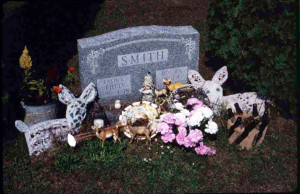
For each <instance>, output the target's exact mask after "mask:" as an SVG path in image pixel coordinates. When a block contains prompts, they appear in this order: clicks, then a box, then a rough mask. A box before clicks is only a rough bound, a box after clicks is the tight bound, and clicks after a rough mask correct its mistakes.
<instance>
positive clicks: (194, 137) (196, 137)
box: [188, 129, 203, 143]
mask: <svg viewBox="0 0 300 194" xmlns="http://www.w3.org/2000/svg"><path fill="white" fill-rule="evenodd" d="M188 138H189V139H190V140H191V141H192V142H194V143H197V142H199V141H201V140H203V134H202V131H200V130H199V129H195V130H190V133H189V135H188Z"/></svg>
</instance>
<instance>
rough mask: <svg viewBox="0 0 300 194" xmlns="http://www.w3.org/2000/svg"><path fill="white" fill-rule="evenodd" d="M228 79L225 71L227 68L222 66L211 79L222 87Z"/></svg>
mask: <svg viewBox="0 0 300 194" xmlns="http://www.w3.org/2000/svg"><path fill="white" fill-rule="evenodd" d="M227 78H228V71H227V67H226V66H223V67H222V68H221V69H219V70H218V71H217V72H216V73H215V75H214V77H213V78H212V81H213V82H215V83H217V84H220V85H222V84H223V83H224V82H225V81H226V80H227Z"/></svg>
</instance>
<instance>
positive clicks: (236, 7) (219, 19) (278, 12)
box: [205, 0, 298, 113]
mask: <svg viewBox="0 0 300 194" xmlns="http://www.w3.org/2000/svg"><path fill="white" fill-rule="evenodd" d="M294 7H296V3H295V1H292V0H287V1H257V0H256V1H243V0H239V1H235V0H223V1H209V2H208V26H209V34H208V41H207V43H206V45H205V47H206V51H207V53H208V55H209V56H210V57H211V58H210V59H209V61H214V62H216V61H218V62H219V64H214V65H216V66H219V67H221V66H223V65H226V66H227V67H228V70H229V72H230V76H231V77H232V78H234V79H236V80H238V81H242V82H243V83H244V84H245V85H246V87H247V91H250V90H249V89H251V90H253V91H257V92H258V93H259V94H263V95H265V96H268V97H269V98H275V99H278V100H288V101H289V103H290V105H291V112H292V113H296V110H297V107H296V104H297V103H298V102H297V101H296V87H295V84H296V81H295V80H296V79H295V77H296V65H295V64H296V62H295V59H296V57H295V56H296V54H295V51H296V49H295V48H296V41H295V14H294V11H295V10H294ZM219 67H218V68H219ZM216 68H217V67H216ZM240 92H244V91H240Z"/></svg>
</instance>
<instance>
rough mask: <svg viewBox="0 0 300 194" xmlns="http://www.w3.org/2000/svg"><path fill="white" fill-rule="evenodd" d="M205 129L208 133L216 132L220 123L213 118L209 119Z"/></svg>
mask: <svg viewBox="0 0 300 194" xmlns="http://www.w3.org/2000/svg"><path fill="white" fill-rule="evenodd" d="M205 127H206V128H205V129H204V131H205V132H206V133H210V134H216V133H217V131H218V125H217V123H215V122H213V121H212V120H209V121H208V123H207V124H206V125H205Z"/></svg>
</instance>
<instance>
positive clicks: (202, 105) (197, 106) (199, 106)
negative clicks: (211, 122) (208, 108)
mask: <svg viewBox="0 0 300 194" xmlns="http://www.w3.org/2000/svg"><path fill="white" fill-rule="evenodd" d="M201 107H205V105H204V104H203V103H202V102H201V104H196V105H195V106H193V110H197V109H198V108H201Z"/></svg>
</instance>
